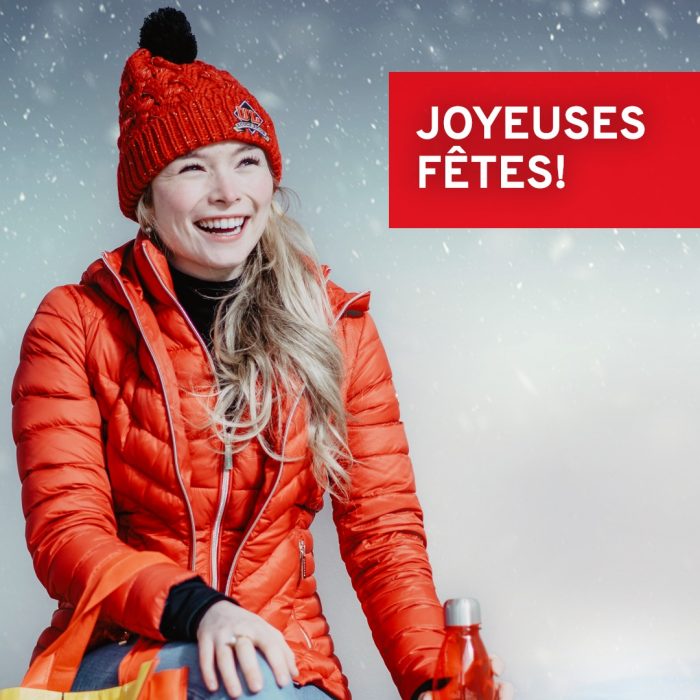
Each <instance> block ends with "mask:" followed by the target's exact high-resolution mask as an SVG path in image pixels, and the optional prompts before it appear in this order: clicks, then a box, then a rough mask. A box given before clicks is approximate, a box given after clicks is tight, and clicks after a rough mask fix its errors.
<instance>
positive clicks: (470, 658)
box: [433, 598, 496, 700]
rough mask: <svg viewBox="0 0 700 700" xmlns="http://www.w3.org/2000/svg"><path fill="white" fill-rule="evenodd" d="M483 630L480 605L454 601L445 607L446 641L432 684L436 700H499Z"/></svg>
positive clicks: (465, 600)
mask: <svg viewBox="0 0 700 700" xmlns="http://www.w3.org/2000/svg"><path fill="white" fill-rule="evenodd" d="M480 628H481V609H480V608H479V602H478V601H476V600H474V599H473V598H453V599H452V600H448V601H447V602H446V603H445V641H444V642H443V644H442V649H441V651H440V658H439V659H438V664H437V668H436V673H435V679H434V681H433V698H434V700H496V684H495V682H494V679H493V670H492V669H491V661H490V659H489V655H488V653H487V652H486V647H485V646H484V643H483V642H482V641H481V635H480V634H479V629H480Z"/></svg>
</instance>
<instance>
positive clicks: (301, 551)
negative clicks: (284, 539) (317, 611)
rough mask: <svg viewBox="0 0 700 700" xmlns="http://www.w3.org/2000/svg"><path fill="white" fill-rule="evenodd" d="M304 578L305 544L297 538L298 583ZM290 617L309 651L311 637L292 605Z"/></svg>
mask: <svg viewBox="0 0 700 700" xmlns="http://www.w3.org/2000/svg"><path fill="white" fill-rule="evenodd" d="M305 578H306V542H304V539H303V538H302V537H300V538H299V583H301V582H302V581H303V580H304V579H305ZM292 616H293V617H294V622H296V623H297V627H298V628H299V629H300V630H301V634H302V636H303V637H304V642H306V646H307V647H309V649H311V648H312V644H311V637H309V635H308V634H307V633H306V630H305V629H304V628H303V627H302V624H301V622H299V618H298V617H297V611H296V609H295V608H294V605H293V604H292Z"/></svg>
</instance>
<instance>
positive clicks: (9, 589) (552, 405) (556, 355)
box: [0, 0, 700, 700]
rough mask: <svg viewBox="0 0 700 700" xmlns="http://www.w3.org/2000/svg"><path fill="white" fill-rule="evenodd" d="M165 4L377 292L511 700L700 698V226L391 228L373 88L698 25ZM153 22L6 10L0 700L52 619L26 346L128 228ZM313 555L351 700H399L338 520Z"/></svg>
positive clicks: (353, 267) (127, 16)
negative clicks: (54, 298)
mask: <svg viewBox="0 0 700 700" xmlns="http://www.w3.org/2000/svg"><path fill="white" fill-rule="evenodd" d="M174 4H176V5H178V6H180V7H181V8H182V9H183V10H185V12H186V13H187V15H188V17H189V19H190V21H191V23H192V26H193V29H194V31H195V34H196V35H197V39H198V43H199V57H200V58H202V59H203V60H206V61H209V62H211V63H214V64H215V65H217V66H221V67H225V68H227V69H228V70H230V71H231V72H232V73H233V74H234V75H236V77H238V78H239V79H240V80H241V81H242V82H243V83H244V84H245V85H247V86H248V87H249V88H250V89H251V90H252V91H253V92H254V93H255V94H256V95H257V96H258V97H259V98H260V99H261V101H262V102H263V104H265V105H266V107H267V108H268V110H269V111H270V113H271V114H272V116H273V118H274V119H275V122H276V125H277V131H278V133H279V134H280V140H281V146H282V152H283V155H284V157H285V169H286V170H285V176H284V181H285V184H287V185H288V186H290V187H292V188H293V189H294V190H296V192H298V193H299V196H300V200H301V204H300V206H299V208H298V210H297V214H298V217H299V218H300V219H301V221H302V222H303V223H304V224H305V226H306V227H307V228H308V230H309V231H310V232H311V233H312V235H313V236H314V239H315V241H316V243H317V247H318V249H319V253H320V257H321V259H322V260H323V261H324V262H326V263H328V264H329V265H330V266H331V267H332V268H333V277H334V279H335V280H336V281H337V282H338V283H340V284H341V285H343V286H345V287H346V288H348V289H354V290H362V289H371V290H372V293H373V296H372V310H373V314H374V316H375V318H376V320H377V323H378V325H379V328H380V331H381V332H382V335H383V338H384V341H385V345H386V347H387V350H388V353H389V357H390V359H391V361H392V364H393V367H394V372H395V380H396V385H397V390H398V393H399V398H400V400H401V405H402V412H403V418H404V420H405V422H406V427H407V431H408V435H409V440H410V442H411V448H412V456H413V459H414V465H415V469H416V478H417V481H418V486H419V493H420V495H421V499H422V502H423V504H424V508H425V512H426V525H427V529H428V534H429V548H430V553H431V557H432V562H433V566H434V570H435V579H436V583H437V586H438V591H439V593H440V595H441V597H442V598H447V597H453V596H466V595H470V596H474V597H477V598H479V599H480V600H481V602H482V608H483V613H484V637H485V640H486V642H487V645H488V646H489V648H490V649H491V650H492V651H493V652H495V653H497V654H498V655H500V656H501V657H502V658H503V659H504V661H505V663H506V676H507V677H508V679H509V680H511V681H512V682H513V683H514V685H515V686H516V690H517V697H518V699H519V700H632V699H634V700H651V698H655V699H656V698H660V697H661V698H664V700H691V699H692V700H697V698H698V697H700V651H699V650H700V625H699V624H698V617H699V614H700V600H699V596H698V590H700V563H699V561H698V552H697V541H698V537H697V532H698V528H699V527H700V515H699V513H700V509H698V492H699V487H700V476H699V474H698V469H697V462H698V454H699V453H700V435H699V432H698V425H699V424H700V337H699V330H700V325H699V322H700V275H699V272H700V230H699V229H690V230H688V229H686V230H669V229H640V230H630V229H620V230H614V229H597V230H563V229H562V230H556V229H554V230H552V229H550V230H535V229H532V230H392V231H390V230H388V228H387V94H386V92H387V76H388V73H389V71H403V70H436V71H437V70H440V71H441V70H486V71H493V70H518V71H520V70H523V71H524V70H534V71H537V70H541V71H554V70H575V71H578V70H604V71H627V70H669V71H690V70H692V71H695V70H697V69H698V66H699V59H700V55H699V54H700V52H699V49H698V46H699V39H700V2H697V1H693V2H691V1H690V0H688V1H685V2H670V1H668V0H664V1H662V0H649V1H645V0H642V1H639V2H636V1H634V0H626V2H623V1H622V0H561V1H558V0H557V1H554V0H540V1H535V0H529V1H528V0H524V1H522V2H516V1H515V0H513V1H512V2H477V1H476V0H474V1H464V0H463V1H455V2H428V1H427V0H420V1H419V2H415V1H413V2H368V1H364V2H363V1H360V2H357V3H343V2H336V1H334V0H327V1H324V0H306V2H300V1H293V2H291V1H276V2H273V1H272V0H257V1H256V2H242V1H233V2H223V1H220V2H217V1H211V2H202V3H201V4H199V3H196V2H181V3H174ZM159 5H160V3H153V2H118V1H115V0H111V1H105V2H103V3H99V2H82V3H80V2H67V1H66V2H60V1H51V2H39V1H37V2H31V3H29V2H19V3H15V2H9V1H8V0H0V27H1V40H0V81H1V83H0V84H1V85H2V89H1V90H0V100H1V103H0V105H1V107H0V159H1V160H0V163H2V168H1V169H0V184H1V186H0V235H2V238H3V246H2V249H1V251H0V273H1V274H0V279H1V280H2V282H1V283H2V293H1V294H0V306H1V307H2V313H1V315H0V353H1V356H0V363H1V364H0V366H2V369H3V372H2V377H1V378H0V382H2V392H3V395H4V396H5V397H6V399H5V401H4V402H3V403H2V404H0V416H1V417H2V420H1V421H0V426H2V431H3V439H2V440H0V478H2V483H3V488H2V489H0V508H1V509H2V513H3V534H2V548H3V549H2V551H3V554H4V556H3V557H2V558H1V559H0V610H1V611H2V619H3V621H4V624H3V627H2V632H0V638H1V639H2V648H3V651H4V653H3V654H2V655H1V656H0V687H2V686H8V685H11V684H14V683H17V682H18V681H19V680H20V678H21V675H22V673H23V670H24V668H25V666H26V663H27V659H28V656H29V652H30V650H31V647H32V644H33V642H34V640H35V637H36V635H37V634H38V633H39V631H40V630H41V629H42V628H43V626H44V625H45V624H46V623H47V622H48V618H49V613H50V611H51V609H52V602H51V601H49V600H48V599H47V597H46V594H45V592H44V591H43V589H42V588H41V587H40V586H39V584H38V583H37V582H36V580H35V577H34V574H33V572H32V569H31V562H30V560H29V556H28V554H27V553H26V549H25V545H24V541H23V521H22V516H21V508H20V501H19V488H18V483H17V481H18V480H17V476H16V470H15V464H14V446H13V443H12V438H11V433H10V409H9V390H10V383H11V380H12V376H13V373H14V370H15V367H16V362H17V354H18V348H19V343H20V341H21V337H22V333H23V331H24V329H25V328H26V325H27V323H28V322H29V320H30V318H31V316H32V314H33V312H34V310H35V308H36V306H37V304H38V302H39V301H40V300H41V298H42V297H43V296H44V294H45V293H46V292H47V291H48V290H49V289H50V288H51V287H52V286H55V285H57V284H63V283H68V282H74V281H77V280H78V279H79V277H80V274H81V272H82V270H83V269H84V268H85V267H86V266H87V265H88V264H89V263H90V262H91V261H92V260H93V259H94V258H96V257H97V256H98V255H99V253H100V252H101V251H102V250H104V249H109V248H112V247H115V246H116V245H118V244H120V243H122V242H123V241H125V240H127V239H128V238H130V237H132V236H133V235H134V234H135V227H134V225H133V223H132V222H129V221H127V220H126V219H124V217H123V216H122V215H121V214H120V213H119V209H118V206H117V198H116V181H115V168H116V136H117V87H118V83H119V77H120V74H121V70H122V67H123V64H124V61H125V60H126V58H127V56H128V55H129V54H130V53H131V52H132V51H133V50H134V49H135V48H136V46H137V42H138V29H139V28H140V26H141V23H142V21H143V18H144V16H145V15H146V14H147V13H148V12H149V11H151V10H152V9H156V8H157V7H158V6H159ZM671 126H672V125H671ZM696 155H697V154H688V156H689V157H696ZM591 206H595V202H594V201H592V202H591ZM315 533H316V537H317V560H318V576H319V580H320V587H321V595H322V598H323V601H324V604H325V609H326V612H327V614H328V617H329V619H330V623H331V628H332V630H333V632H334V638H335V641H336V644H337V652H338V655H339V656H340V658H341V660H342V661H343V663H344V667H345V669H346V672H347V674H348V675H349V677H350V681H351V688H352V690H353V692H354V694H355V697H357V698H362V699H365V698H366V699H368V700H384V699H386V700H395V699H396V698H397V694H396V691H395V690H394V688H393V686H392V684H391V681H390V679H389V678H388V675H387V673H386V671H385V670H384V668H383V666H382V663H381V660H380V659H379V657H378V655H377V653H376V651H375V650H374V647H373V646H372V642H371V638H370V635H369V633H368V631H367V629H366V625H365V623H364V621H363V619H362V613H361V611H360V609H359V606H358V605H357V603H356V602H355V599H354V594H353V592H352V589H351V587H350V585H349V583H348V581H347V576H346V574H345V573H344V570H343V569H342V564H341V563H340V562H339V558H338V555H337V544H336V541H335V534H334V532H333V529H332V524H331V523H330V519H329V518H328V513H324V514H323V515H322V517H321V518H320V521H319V522H318V523H317V525H316V526H315Z"/></svg>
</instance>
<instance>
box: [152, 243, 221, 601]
mask: <svg viewBox="0 0 700 700" xmlns="http://www.w3.org/2000/svg"><path fill="white" fill-rule="evenodd" d="M143 252H144V255H145V256H146V259H147V260H148V263H149V264H150V266H151V269H152V270H153V273H154V274H155V276H156V277H157V278H158V281H159V282H160V284H161V286H162V287H163V289H165V291H166V292H167V294H168V296H169V297H170V298H171V299H172V300H173V303H174V304H175V306H176V307H177V308H178V309H179V310H180V312H181V313H182V316H183V317H184V319H185V321H186V322H187V325H188V326H189V327H190V329H191V330H192V332H193V333H194V336H195V338H197V341H198V342H199V344H200V346H201V347H202V350H203V351H204V354H205V356H206V358H207V360H208V361H209V369H210V370H211V375H212V377H213V378H214V379H216V370H215V368H214V358H213V357H212V356H211V353H210V352H209V348H208V347H207V346H206V343H205V342H204V341H203V340H202V337H201V336H200V335H199V331H198V330H197V329H196V328H195V326H194V324H193V323H192V321H191V320H190V317H189V316H188V315H187V312H186V311H185V310H184V309H183V308H182V305H181V304H180V302H179V301H178V299H177V297H176V296H175V295H174V294H173V293H172V292H171V291H170V289H168V286H167V285H166V284H165V282H163V278H162V277H161V276H160V273H159V272H158V270H157V269H156V266H155V265H154V264H153V261H152V260H151V258H150V256H149V255H148V251H147V250H146V249H145V248H144V250H143ZM223 462H224V463H223V469H222V475H221V488H220V490H219V503H218V505H217V508H216V519H215V520H214V526H213V528H212V540H211V551H210V557H211V558H210V561H211V587H212V588H215V589H216V590H218V589H219V546H220V542H219V540H220V538H221V521H222V520H223V517H224V509H225V507H226V501H227V500H228V490H229V482H230V480H231V470H232V469H233V450H232V446H231V439H230V436H228V435H227V438H226V440H224V458H223Z"/></svg>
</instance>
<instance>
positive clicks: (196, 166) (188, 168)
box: [180, 163, 204, 173]
mask: <svg viewBox="0 0 700 700" xmlns="http://www.w3.org/2000/svg"><path fill="white" fill-rule="evenodd" d="M191 170H204V168H203V167H202V166H201V165H199V163H190V164H189V165H186V166H185V167H184V168H182V169H181V170H180V172H181V173H186V172H189V171H191Z"/></svg>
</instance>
